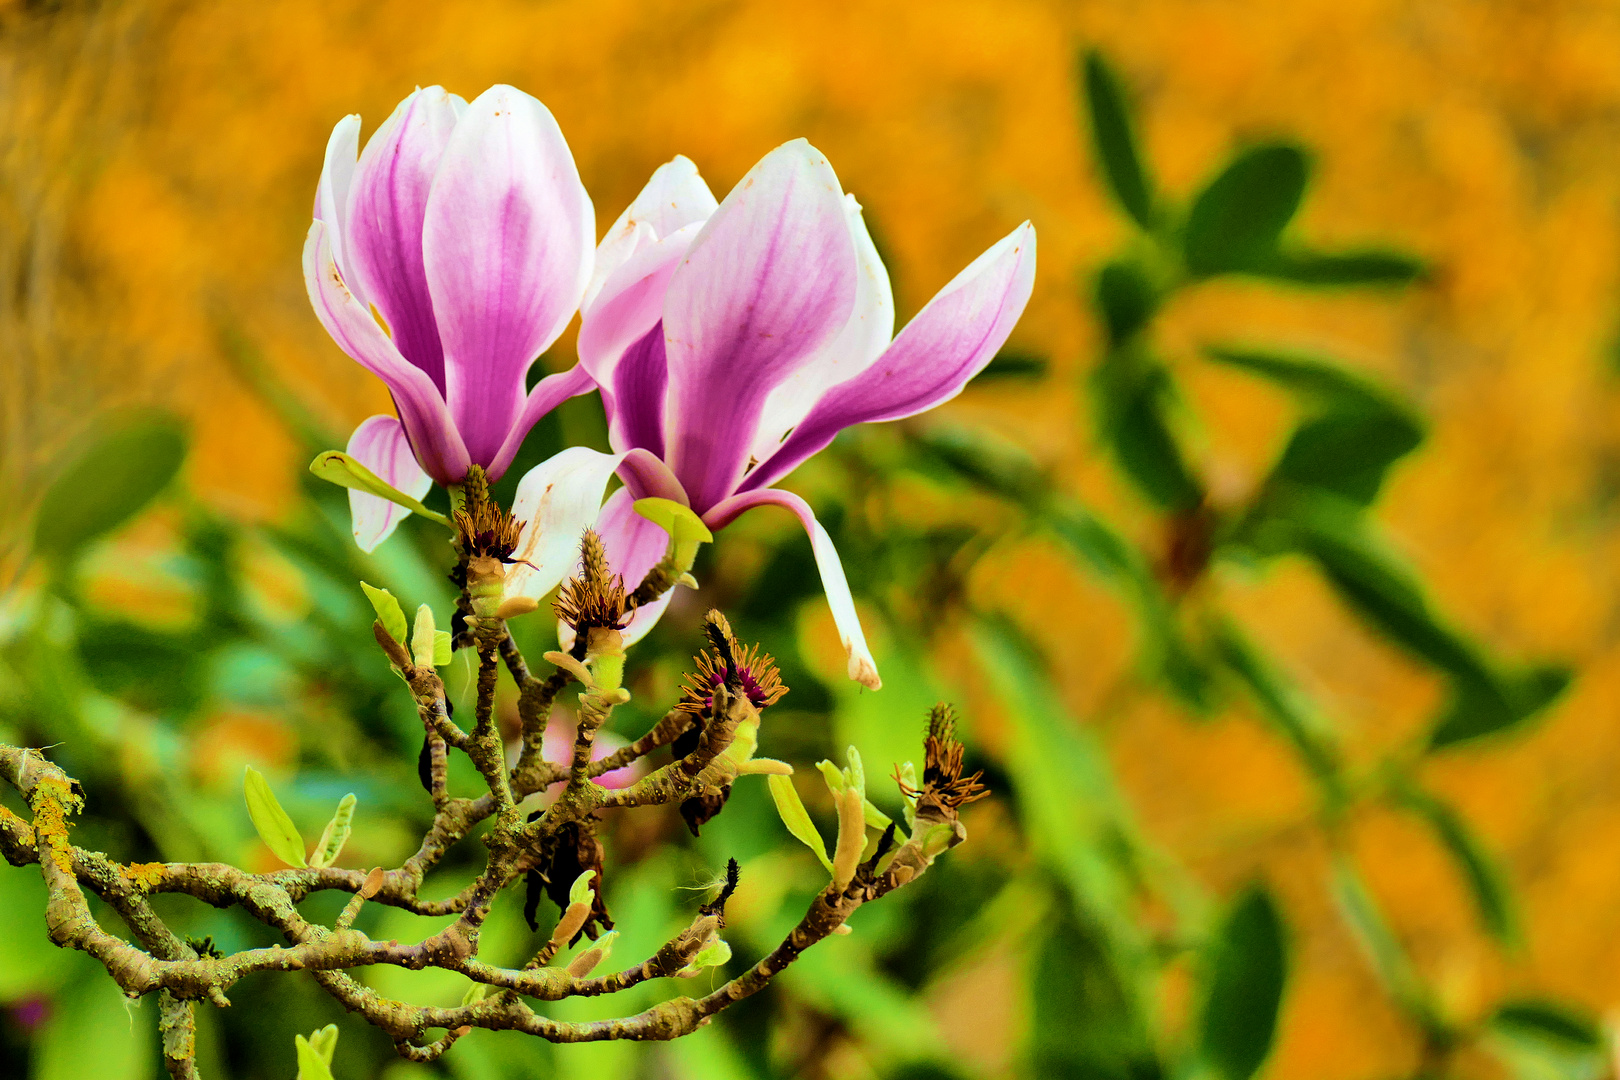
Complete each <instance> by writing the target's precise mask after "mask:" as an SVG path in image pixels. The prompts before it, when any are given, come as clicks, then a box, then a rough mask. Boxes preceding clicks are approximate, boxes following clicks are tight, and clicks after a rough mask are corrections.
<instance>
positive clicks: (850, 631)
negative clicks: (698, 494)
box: [703, 488, 883, 690]
mask: <svg viewBox="0 0 1620 1080" xmlns="http://www.w3.org/2000/svg"><path fill="white" fill-rule="evenodd" d="M756 506H780V507H783V508H784V509H787V510H791V511H793V513H794V514H795V515H796V516H797V517H798V519H799V524H801V525H803V526H804V531H805V532H807V533H809V534H810V548H811V550H812V551H813V552H814V553H815V556H816V569H817V570H819V571H820V572H821V588H822V590H823V591H824V592H825V593H826V594H827V606H828V607H830V608H832V616H833V623H834V625H836V626H837V627H838V636H839V638H840V639H841V640H842V641H843V643H844V654H845V655H846V656H848V657H849V677H850V678H851V679H854V680H855V681H856V682H858V683H860V684H861V685H862V686H864V687H866V688H867V689H869V690H877V689H879V688H880V687H882V685H883V680H882V679H880V678H878V670H877V662H876V661H874V660H873V659H872V652H871V650H870V649H868V648H867V646H866V634H865V633H863V632H862V630H861V619H860V616H859V615H858V614H856V612H855V598H854V597H853V596H851V595H850V592H849V580H848V579H847V578H846V577H844V564H843V563H842V562H840V561H839V558H838V549H837V548H835V547H833V542H832V537H830V536H828V535H827V530H826V529H824V528H822V525H821V522H819V521H817V520H816V515H815V513H814V512H812V511H811V509H810V504H809V503H807V502H805V501H804V500H803V499H801V498H799V497H798V496H797V495H795V494H793V493H792V492H790V491H778V490H776V489H775V488H767V489H765V490H764V491H747V492H744V493H743V494H741V495H733V496H732V497H731V498H729V499H727V500H726V501H724V502H722V503H720V504H719V505H718V506H716V507H714V508H713V509H712V510H710V511H709V512H708V513H707V514H704V515H703V523H704V524H705V525H707V526H708V527H709V528H711V529H713V530H715V531H719V530H720V529H721V528H722V527H724V526H725V525H727V524H729V523H730V522H731V521H733V520H735V519H736V517H737V515H738V514H741V513H742V512H743V511H744V510H749V509H752V508H753V507H756Z"/></svg>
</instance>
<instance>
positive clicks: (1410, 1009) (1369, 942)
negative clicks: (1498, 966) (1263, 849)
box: [1333, 855, 1444, 1031]
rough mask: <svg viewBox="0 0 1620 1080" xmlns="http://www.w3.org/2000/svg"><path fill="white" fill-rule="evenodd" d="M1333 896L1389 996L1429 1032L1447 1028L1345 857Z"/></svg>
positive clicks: (1336, 865)
mask: <svg viewBox="0 0 1620 1080" xmlns="http://www.w3.org/2000/svg"><path fill="white" fill-rule="evenodd" d="M1333 896H1334V899H1335V900H1337V901H1338V905H1339V911H1340V913H1341V914H1342V915H1343V916H1344V919H1345V922H1346V923H1348V924H1349V926H1350V929H1351V930H1352V931H1353V932H1354V933H1355V936H1356V939H1357V940H1358V941H1359V942H1360V943H1361V947H1362V949H1363V950H1364V951H1365V952H1366V954H1367V957H1368V959H1370V960H1371V961H1372V966H1373V971H1374V972H1375V973H1376V974H1377V975H1378V977H1379V980H1380V981H1381V982H1382V983H1383V984H1384V987H1385V989H1386V990H1388V991H1389V993H1390V996H1391V997H1393V998H1394V999H1395V1001H1396V1002H1397V1003H1398V1004H1400V1005H1401V1006H1402V1008H1404V1009H1405V1010H1406V1012H1407V1013H1408V1015H1410V1016H1412V1017H1413V1018H1414V1019H1416V1020H1417V1021H1418V1023H1419V1024H1420V1025H1422V1026H1423V1027H1424V1028H1425V1029H1426V1030H1430V1031H1439V1030H1441V1029H1442V1028H1443V1026H1444V1025H1443V1024H1442V1023H1441V1022H1440V1019H1439V1016H1438V1014H1437V1013H1436V1011H1435V1008H1434V1005H1433V1003H1432V1002H1431V1001H1430V1000H1429V997H1428V993H1427V992H1426V991H1425V989H1424V987H1423V983H1422V981H1421V980H1420V979H1419V978H1418V976H1417V971H1416V969H1415V968H1413V966H1412V960H1411V958H1410V957H1409V956H1407V954H1406V950H1405V949H1404V948H1402V947H1401V943H1400V942H1399V941H1397V940H1396V939H1395V935H1394V933H1392V932H1391V931H1390V928H1389V924H1388V923H1387V922H1385V921H1384V915H1383V912H1381V911H1379V910H1378V903H1377V901H1375V900H1374V899H1373V897H1372V894H1371V893H1370V892H1368V891H1367V886H1366V884H1365V883H1364V882H1363V881H1362V880H1361V875H1360V874H1359V873H1358V872H1357V871H1356V868H1355V866H1354V865H1353V864H1352V863H1351V862H1350V860H1349V859H1348V858H1346V857H1344V856H1343V855H1339V856H1336V857H1335V858H1334V860H1333Z"/></svg>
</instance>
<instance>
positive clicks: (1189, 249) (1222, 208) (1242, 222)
mask: <svg viewBox="0 0 1620 1080" xmlns="http://www.w3.org/2000/svg"><path fill="white" fill-rule="evenodd" d="M1309 175H1310V162H1309V160H1308V159H1307V158H1306V156H1305V151H1303V150H1302V149H1300V148H1299V147H1297V146H1293V145H1290V144H1288V143H1270V144H1266V145H1263V146H1255V147H1251V148H1250V149H1248V150H1244V151H1243V152H1241V153H1239V154H1238V155H1237V156H1236V157H1234V158H1233V159H1232V160H1231V162H1230V163H1228V164H1227V166H1226V168H1225V169H1223V170H1222V171H1221V173H1220V175H1219V176H1217V177H1215V179H1214V180H1212V181H1210V183H1209V186H1208V187H1206V188H1204V190H1203V191H1202V192H1201V193H1200V194H1199V195H1198V198H1197V199H1195V200H1194V201H1193V205H1192V210H1191V211H1190V212H1189V213H1188V216H1187V231H1186V234H1185V236H1184V237H1183V240H1182V252H1183V255H1184V257H1185V259H1186V262H1187V269H1188V270H1190V271H1191V272H1192V273H1193V274H1195V275H1197V276H1200V277H1203V276H1207V275H1210V274H1223V273H1233V272H1254V271H1257V270H1262V269H1264V268H1265V267H1266V266H1268V265H1269V264H1271V263H1273V262H1275V260H1276V255H1277V241H1278V239H1279V237H1280V236H1281V234H1282V231H1283V228H1284V227H1285V226H1286V225H1287V224H1288V222H1289V221H1290V220H1292V218H1293V216H1294V212H1295V211H1296V210H1298V209H1299V202H1300V199H1301V198H1302V197H1303V196H1304V194H1305V182H1306V179H1307V178H1308V177H1309Z"/></svg>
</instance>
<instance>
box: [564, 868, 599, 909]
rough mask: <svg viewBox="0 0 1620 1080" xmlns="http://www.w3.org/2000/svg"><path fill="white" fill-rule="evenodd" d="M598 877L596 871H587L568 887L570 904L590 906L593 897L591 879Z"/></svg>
mask: <svg viewBox="0 0 1620 1080" xmlns="http://www.w3.org/2000/svg"><path fill="white" fill-rule="evenodd" d="M594 877H596V871H595V870H587V871H585V872H584V873H583V874H581V875H579V877H577V878H575V879H574V883H573V884H572V885H570V886H569V887H568V902H569V903H570V904H589V903H590V902H591V898H592V895H593V890H592V889H591V879H592V878H594Z"/></svg>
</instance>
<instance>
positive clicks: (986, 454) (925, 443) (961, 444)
mask: <svg viewBox="0 0 1620 1080" xmlns="http://www.w3.org/2000/svg"><path fill="white" fill-rule="evenodd" d="M910 446H911V449H912V450H913V451H914V452H915V456H916V464H917V465H918V466H919V467H921V468H922V469H924V470H925V471H927V472H930V473H937V474H943V476H945V477H949V478H953V479H957V480H962V481H966V482H967V483H969V484H972V485H974V486H975V487H978V488H981V489H983V490H985V491H988V492H990V493H991V494H994V495H998V496H1000V497H1001V498H1004V499H1011V500H1012V501H1013V502H1015V503H1019V504H1021V505H1023V506H1024V507H1025V508H1026V509H1031V510H1033V509H1036V508H1038V507H1039V506H1040V505H1041V504H1042V503H1043V502H1044V501H1045V500H1046V498H1047V496H1048V494H1049V492H1050V488H1051V485H1050V483H1049V481H1048V480H1047V478H1046V477H1045V476H1044V475H1043V474H1042V473H1041V470H1040V469H1039V467H1037V466H1036V464H1035V462H1034V461H1033V460H1031V459H1030V457H1029V455H1028V454H1026V453H1025V452H1024V451H1022V450H1020V449H1019V448H1018V447H1016V446H1013V445H1012V444H1010V443H1007V442H1005V441H1003V440H999V439H995V438H993V437H991V436H989V435H987V434H986V433H984V432H982V431H978V430H975V429H971V428H965V427H957V426H952V425H943V424H942V425H938V426H935V427H931V428H930V429H929V430H927V431H925V432H923V433H920V434H916V435H913V436H911V438H910Z"/></svg>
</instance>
